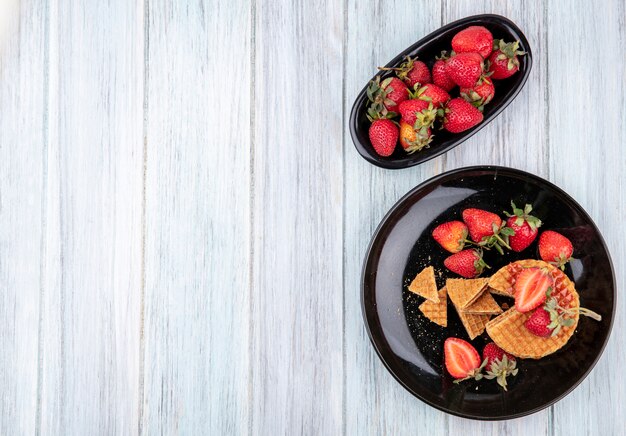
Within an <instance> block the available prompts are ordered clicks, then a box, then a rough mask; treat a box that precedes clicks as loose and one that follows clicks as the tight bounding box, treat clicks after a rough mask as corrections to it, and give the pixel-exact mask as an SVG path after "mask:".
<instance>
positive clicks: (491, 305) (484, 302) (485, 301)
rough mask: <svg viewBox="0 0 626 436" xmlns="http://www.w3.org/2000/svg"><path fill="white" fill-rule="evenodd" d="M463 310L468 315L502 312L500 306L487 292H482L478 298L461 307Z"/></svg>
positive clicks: (497, 313)
mask: <svg viewBox="0 0 626 436" xmlns="http://www.w3.org/2000/svg"><path fill="white" fill-rule="evenodd" d="M463 312H464V313H467V314H468V315H499V314H501V313H502V308H501V307H500V306H499V305H498V303H497V302H496V300H494V299H493V297H492V296H491V294H490V293H489V292H483V293H482V295H481V296H480V297H478V300H476V301H474V302H473V303H472V304H470V305H469V306H467V308H465V309H463Z"/></svg>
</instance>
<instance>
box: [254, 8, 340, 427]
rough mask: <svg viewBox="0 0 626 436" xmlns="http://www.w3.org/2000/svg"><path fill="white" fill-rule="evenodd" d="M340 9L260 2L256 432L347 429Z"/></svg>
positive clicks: (255, 371)
mask: <svg viewBox="0 0 626 436" xmlns="http://www.w3.org/2000/svg"><path fill="white" fill-rule="evenodd" d="M342 34H343V9H342V8H341V6H340V5H339V4H338V3H337V2H331V1H326V0H320V1H316V2H288V1H284V2H273V1H259V2H257V5H256V44H255V51H256V74H255V78H254V81H255V104H254V108H255V130H254V138H255V140H254V141H255V155H254V180H255V182H254V187H255V198H254V276H253V278H254V284H253V298H252V307H253V312H252V316H253V322H252V325H253V341H252V353H253V354H252V368H253V370H252V371H253V372H252V388H253V393H252V398H251V404H253V405H254V410H253V415H252V428H251V431H252V434H298V433H308V434H338V433H340V432H341V429H342V384H343V378H342V374H343V368H342V365H341V361H342V351H343V347H342V340H341V331H342V291H341V290H342V267H341V265H342V216H341V210H342V147H341V145H342V141H341V139H342V132H343V125H342V124H341V110H342V109H341V107H342V101H341V92H340V89H341V83H342V68H341V63H342Z"/></svg>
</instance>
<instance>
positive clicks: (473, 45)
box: [452, 26, 493, 59]
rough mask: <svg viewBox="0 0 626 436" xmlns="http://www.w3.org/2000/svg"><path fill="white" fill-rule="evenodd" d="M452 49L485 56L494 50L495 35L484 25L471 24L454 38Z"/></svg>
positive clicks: (457, 51)
mask: <svg viewBox="0 0 626 436" xmlns="http://www.w3.org/2000/svg"><path fill="white" fill-rule="evenodd" d="M452 50H454V51H455V52H456V53H471V52H474V53H479V54H480V55H481V56H482V57H483V58H485V59H487V56H489V55H490V54H491V51H492V50H493V35H492V34H491V32H490V31H489V30H488V29H487V28H486V27H483V26H469V27H467V28H465V29H463V30H461V31H460V32H459V33H457V34H456V35H454V37H453V38H452Z"/></svg>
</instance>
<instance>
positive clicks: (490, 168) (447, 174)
mask: <svg viewBox="0 0 626 436" xmlns="http://www.w3.org/2000/svg"><path fill="white" fill-rule="evenodd" d="M477 171H480V172H485V173H486V174H490V173H493V174H494V175H496V174H498V173H504V174H505V175H506V174H507V173H508V175H514V176H522V177H526V178H530V179H532V180H533V181H536V182H539V183H542V184H545V185H546V186H547V187H548V188H550V189H554V190H555V191H556V192H557V193H558V194H560V195H563V196H564V197H565V198H566V199H567V200H568V201H570V202H571V203H572V204H573V205H574V206H575V207H577V208H578V209H579V210H580V211H581V212H582V215H583V216H584V217H585V218H586V219H587V220H588V221H589V223H590V224H591V225H592V226H593V228H594V230H595V231H596V233H597V234H598V237H599V242H600V244H601V246H602V248H603V249H604V251H605V252H606V255H607V258H608V261H609V262H608V266H609V269H610V272H611V280H612V281H613V289H612V291H613V307H612V310H611V319H610V320H609V327H608V331H607V335H606V339H605V340H604V343H603V344H602V346H601V347H600V351H599V353H598V354H597V355H596V356H595V358H594V360H593V362H592V363H591V365H589V368H587V370H586V371H585V372H584V374H583V375H582V376H581V377H580V378H579V379H578V380H577V381H576V382H574V383H573V384H572V385H571V386H570V387H569V388H568V389H566V390H565V391H564V392H563V393H562V394H560V395H558V396H557V397H555V398H553V399H551V400H549V401H547V402H546V403H545V404H543V405H541V406H538V407H535V408H532V409H529V410H527V411H524V412H519V413H512V414H509V415H502V416H479V415H473V414H470V413H463V412H458V411H455V410H450V409H447V408H446V407H444V406H441V405H439V404H436V403H435V402H433V401H430V400H429V399H427V398H424V397H422V396H421V395H420V394H419V393H418V392H416V391H415V390H413V388H412V387H411V386H410V385H409V384H408V383H406V382H405V381H404V380H402V378H401V377H400V376H399V375H398V374H396V373H395V372H394V370H393V368H392V366H391V364H390V363H389V362H388V361H387V360H386V358H385V357H384V356H383V353H382V351H381V350H380V348H379V345H378V344H377V342H376V339H375V338H374V335H373V333H372V331H371V328H370V322H369V319H368V315H367V308H366V304H365V276H366V273H367V265H368V262H369V259H370V256H371V255H372V249H373V248H374V246H375V245H376V243H377V242H378V238H379V236H380V233H381V231H382V230H383V229H384V228H385V226H386V225H387V222H388V221H389V219H390V218H391V217H392V216H394V215H395V214H396V213H397V212H398V210H399V209H400V208H402V207H404V206H405V203H406V202H407V201H408V200H409V198H411V197H412V196H413V195H415V194H417V193H419V192H421V191H424V190H427V189H428V188H429V187H431V186H432V185H434V184H437V183H438V182H440V181H441V180H443V179H447V178H451V177H453V178H458V177H459V176H461V177H468V176H469V175H470V174H469V173H473V172H477ZM454 176H456V177H454ZM360 288H361V289H360V294H361V315H362V317H363V323H364V324H365V329H366V330H367V335H368V337H369V339H370V343H371V344H372V346H373V347H374V350H376V354H377V355H378V358H379V359H380V360H381V362H382V363H383V365H384V367H385V368H386V369H387V371H388V372H389V373H390V374H391V375H392V376H393V378H394V379H395V380H396V381H397V382H398V383H399V384H400V385H402V386H403V387H404V388H405V389H406V390H407V391H409V392H410V393H411V394H412V395H413V396H414V397H416V398H417V399H419V400H420V401H423V402H424V403H426V404H428V405H429V406H432V407H434V408H435V409H438V410H441V411H442V412H446V413H449V414H451V415H454V416H458V417H461V418H468V419H473V420H478V421H504V420H508V419H514V418H521V417H524V416H528V415H532V414H534V413H537V412H539V411H541V410H543V409H546V408H548V407H550V406H552V405H554V404H555V403H557V402H559V401H560V400H562V399H563V398H565V397H566V396H567V395H569V394H570V393H571V392H572V391H574V389H576V388H577V387H578V386H579V385H580V384H581V383H582V382H583V380H585V379H586V378H587V376H588V375H589V374H590V373H591V371H592V370H593V368H594V367H595V366H596V364H597V363H598V361H599V360H600V358H601V357H602V355H603V354H604V350H605V349H606V346H607V344H608V343H609V341H610V339H611V333H612V331H613V324H614V322H615V314H616V311H617V305H618V301H617V281H616V277H615V268H614V266H613V260H612V259H611V254H610V252H609V249H608V247H607V245H606V241H605V240H604V237H603V236H602V233H601V232H600V229H599V228H598V226H597V225H596V223H595V222H594V221H593V219H592V218H591V216H590V215H589V213H587V211H586V210H585V209H584V208H583V207H582V206H581V205H580V203H578V202H577V201H576V200H575V199H574V198H573V197H572V196H571V195H569V194H568V193H567V192H565V191H564V190H563V189H561V188H560V187H558V186H557V185H555V184H554V183H552V182H550V181H548V180H546V179H544V178H543V177H540V176H538V175H535V174H531V173H529V172H526V171H524V170H520V169H517V168H512V167H505V166H497V165H474V166H467V167H462V168H456V169H453V170H449V171H444V172H443V173H441V174H438V175H436V176H433V177H431V178H429V179H427V180H425V181H423V182H421V183H420V184H418V185H417V186H415V187H414V188H412V189H410V190H409V191H408V192H407V193H406V194H404V195H403V196H402V197H401V198H400V199H399V200H398V201H397V202H396V203H395V204H394V205H393V206H392V207H391V209H389V211H388V212H387V213H386V214H385V216H384V217H383V218H382V220H381V221H380V223H379V224H378V226H377V227H376V230H375V231H374V233H373V235H372V238H371V240H370V242H369V244H368V246H367V250H366V251H365V257H364V259H363V265H362V268H361V277H360Z"/></svg>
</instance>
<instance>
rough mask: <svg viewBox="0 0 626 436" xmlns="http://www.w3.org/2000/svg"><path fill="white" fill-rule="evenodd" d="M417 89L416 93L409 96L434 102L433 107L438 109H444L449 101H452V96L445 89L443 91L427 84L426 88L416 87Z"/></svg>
mask: <svg viewBox="0 0 626 436" xmlns="http://www.w3.org/2000/svg"><path fill="white" fill-rule="evenodd" d="M415 88H416V89H415V91H414V92H409V95H410V96H411V97H412V98H418V99H420V100H426V101H428V102H432V104H433V106H434V107H436V108H439V107H442V106H443V105H444V104H446V103H447V102H448V100H450V94H448V93H447V92H446V90H445V89H442V88H440V87H439V86H437V85H435V84H432V83H427V84H426V85H424V86H421V87H417V86H416V87H415Z"/></svg>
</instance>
